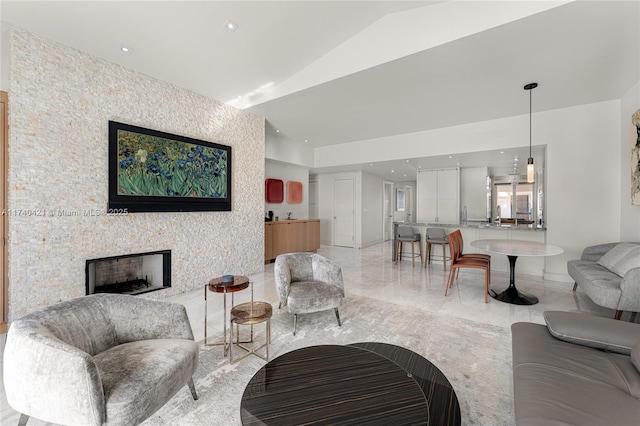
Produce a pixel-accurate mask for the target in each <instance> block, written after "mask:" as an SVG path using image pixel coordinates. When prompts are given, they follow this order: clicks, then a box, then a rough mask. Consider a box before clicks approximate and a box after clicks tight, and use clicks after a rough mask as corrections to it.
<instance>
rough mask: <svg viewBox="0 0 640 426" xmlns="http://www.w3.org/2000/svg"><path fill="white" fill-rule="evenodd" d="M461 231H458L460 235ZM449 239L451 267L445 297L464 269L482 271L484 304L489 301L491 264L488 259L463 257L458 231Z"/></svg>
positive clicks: (450, 235)
mask: <svg viewBox="0 0 640 426" xmlns="http://www.w3.org/2000/svg"><path fill="white" fill-rule="evenodd" d="M459 232H460V231H458V233H459ZM448 237H449V250H450V252H451V267H450V268H449V279H448V280H447V285H446V287H445V290H444V295H445V296H447V293H448V292H449V288H451V287H452V286H453V281H454V279H457V276H458V273H459V272H460V269H462V268H469V269H482V270H484V303H487V302H488V301H489V277H490V273H491V263H490V262H489V261H488V260H487V259H483V258H479V257H467V258H464V257H462V256H461V255H460V254H461V251H462V250H461V246H460V243H461V239H460V238H458V236H457V235H456V231H454V232H452V233H450V234H449V235H448Z"/></svg>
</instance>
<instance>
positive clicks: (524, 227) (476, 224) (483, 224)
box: [393, 221, 546, 231]
mask: <svg viewBox="0 0 640 426" xmlns="http://www.w3.org/2000/svg"><path fill="white" fill-rule="evenodd" d="M393 223H394V224H395V225H406V226H433V227H439V228H476V229H496V230H500V231H509V230H518V231H546V228H536V227H533V226H531V225H512V224H505V225H498V224H497V223H489V222H480V221H478V222H475V221H468V222H466V223H441V222H435V223H422V222H393Z"/></svg>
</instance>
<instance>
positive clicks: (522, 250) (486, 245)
mask: <svg viewBox="0 0 640 426" xmlns="http://www.w3.org/2000/svg"><path fill="white" fill-rule="evenodd" d="M471 247H475V248H477V249H479V250H483V251H487V252H489V253H496V254H504V255H506V256H507V257H508V258H509V287H508V288H507V289H506V290H504V291H502V292H500V293H497V292H495V291H494V290H491V291H490V292H489V294H490V295H491V297H493V298H494V299H496V300H499V301H501V302H505V303H511V304H514V305H535V304H536V303H538V298H537V297H536V296H534V295H531V294H527V293H523V292H521V291H519V290H518V289H517V288H516V282H515V275H516V274H515V271H516V260H518V257H519V256H555V255H558V254H561V253H562V252H564V250H563V249H561V248H560V247H558V246H554V245H551V244H545V243H538V242H535V241H521V240H507V239H487V240H476V241H472V242H471Z"/></svg>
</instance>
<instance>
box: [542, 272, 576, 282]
mask: <svg viewBox="0 0 640 426" xmlns="http://www.w3.org/2000/svg"><path fill="white" fill-rule="evenodd" d="M542 278H544V279H545V280H547V281H559V282H562V283H573V278H571V277H570V276H569V274H559V273H555V272H547V271H544V273H543V275H542Z"/></svg>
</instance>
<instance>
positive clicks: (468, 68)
mask: <svg viewBox="0 0 640 426" xmlns="http://www.w3.org/2000/svg"><path fill="white" fill-rule="evenodd" d="M543 3H544V4H547V5H550V6H545V7H547V8H548V10H543V9H544V8H545V7H542V6H540V5H541V4H543ZM564 3H567V4H564ZM514 4H515V6H514ZM479 8H480V9H479ZM503 9H504V10H503ZM515 9H520V10H515ZM514 10H515V12H514ZM483 11H486V12H485V13H482V12H483ZM447 12H448V13H447ZM454 12H455V13H454ZM518 14H520V15H518ZM440 16H442V17H443V18H440ZM445 17H446V19H445ZM0 19H1V20H2V29H3V31H6V30H7V29H8V28H10V27H11V26H15V27H20V28H24V29H27V30H29V31H32V32H34V33H37V34H40V35H42V36H44V37H47V38H50V39H53V40H56V41H59V42H61V43H63V44H66V45H69V46H72V47H75V48H77V49H80V50H82V51H85V52H88V53H90V54H93V55H96V56H99V57H103V58H105V59H107V60H109V61H111V62H114V63H118V64H121V65H123V66H126V67H128V68H131V69H134V70H137V71H139V72H141V73H144V74H148V75H151V76H154V77H157V78H159V79H162V80H164V81H168V82H170V83H173V84H176V85H178V86H181V87H185V88H187V89H190V90H193V91H195V92H198V93H202V94H204V95H206V96H209V97H211V98H214V99H218V100H221V101H223V102H227V103H230V104H232V105H234V104H235V105H239V106H242V105H247V106H248V107H247V109H248V110H249V111H251V112H254V113H256V114H258V115H261V116H264V117H266V119H267V132H268V134H269V136H270V137H275V135H276V129H278V130H279V132H278V133H277V137H279V138H285V139H289V140H291V141H294V142H296V143H301V144H309V145H311V146H316V147H317V146H324V145H332V144H338V143H344V142H352V141H358V140H367V139H375V138H379V137H384V136H390V135H395V134H403V133H410V132H417V131H422V130H428V129H434V128H439V127H445V126H453V125H459V124H464V123H470V122H477V121H483V120H491V119H496V118H502V117H508V116H515V115H522V114H527V113H528V111H529V99H528V93H527V92H525V91H523V89H522V87H523V85H524V84H526V83H529V82H532V81H537V82H538V83H539V84H540V87H538V88H537V89H535V91H534V92H533V100H534V102H533V105H534V112H536V111H545V110H551V109H557V108H564V107H570V106H574V105H579V104H585V103H592V102H600V101H606V100H611V99H618V98H620V97H621V96H622V95H623V94H624V93H625V92H626V91H628V90H629V89H630V88H631V87H632V86H633V85H634V84H635V83H636V82H637V81H639V80H640V7H639V2H638V1H637V0H626V1H574V2H560V1H557V2H526V1H519V2H514V1H512V2H507V1H503V2H488V1H476V2H471V1H468V2H457V1H456V2H441V1H438V2H436V1H163V2H161V1H137V2H131V1H108V2H107V1H103V2H98V1H68V2H59V1H44V2H38V1H9V0H3V1H2V2H1V3H0ZM229 20H231V21H233V22H235V23H237V24H238V25H239V27H238V29H237V30H236V31H235V32H230V31H228V30H226V29H225V23H226V22H227V21H229ZM483 22H487V24H486V26H484V27H483V26H482V24H483ZM398 24H400V25H398ZM430 29H433V31H434V32H435V31H436V30H437V31H439V32H440V33H445V32H447V34H446V37H445V36H444V35H443V36H442V37H438V34H435V35H434V34H430V33H428V31H429V30H430ZM385 30H386V31H387V33H386V34H385V33H384V31H385ZM465 31H466V32H465ZM402 37H404V38H402ZM447 37H448V38H447ZM367 41H369V43H367ZM122 45H127V46H130V47H132V48H133V49H134V51H133V53H132V54H128V55H127V54H123V53H122V52H121V51H120V47H121V46H122ZM421 45H422V46H430V47H429V48H421V47H420V46H421ZM363 46H364V47H365V49H363V48H362V47H363ZM416 46H417V47H416ZM411 49H413V51H411ZM389 52H391V54H389ZM393 52H396V53H395V54H394V53H393ZM385 55H386V56H385ZM3 57H5V55H4V54H3ZM333 58H338V59H333ZM371 58H373V59H372V60H369V59H371ZM331 60H333V62H331ZM367 61H368V62H367ZM376 61H377V62H376ZM358 67H359V68H358ZM285 89H287V90H285ZM238 95H242V96H243V97H242V99H238V98H237V96H238ZM305 140H307V141H308V142H307V143H305ZM536 149H538V148H536ZM508 154H509V155H508V156H512V155H518V156H519V158H526V157H528V147H525V148H523V151H522V152H520V153H515V154H514V153H508ZM542 155H544V154H542ZM475 157H476V158H477V159H480V158H481V156H478V155H477V154H476V155H475ZM502 157H505V155H495V153H492V155H488V156H487V159H486V161H490V160H491V161H493V162H496V164H495V166H500V167H509V166H510V165H511V164H510V163H511V162H512V160H513V158H509V159H504V158H502ZM432 160H433V159H416V160H413V163H414V165H413V166H412V167H413V170H415V168H417V167H418V163H421V164H422V165H423V167H428V164H429V162H430V161H432ZM441 160H443V159H438V161H441ZM452 160H454V161H455V160H456V159H452ZM466 161H467V164H468V162H469V161H471V159H470V158H467V159H466ZM401 163H404V161H403V162H395V163H389V164H379V165H375V166H369V165H361V167H364V168H366V167H367V166H368V167H369V170H370V171H372V172H374V169H377V168H379V169H380V170H381V172H380V174H385V173H386V177H387V178H391V177H392V176H393V175H391V176H390V175H389V170H390V168H391V167H394V166H396V167H397V168H398V170H400V173H404V172H403V171H402V169H401V167H407V166H408V164H406V163H405V164H401ZM525 163H526V162H525ZM485 164H486V165H489V166H494V164H493V163H485ZM359 167H360V166H359ZM382 170H384V172H382ZM395 176H397V175H395ZM400 180H402V179H400Z"/></svg>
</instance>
